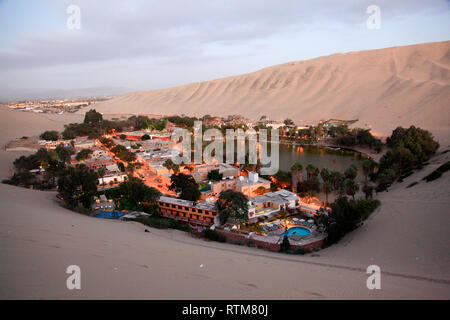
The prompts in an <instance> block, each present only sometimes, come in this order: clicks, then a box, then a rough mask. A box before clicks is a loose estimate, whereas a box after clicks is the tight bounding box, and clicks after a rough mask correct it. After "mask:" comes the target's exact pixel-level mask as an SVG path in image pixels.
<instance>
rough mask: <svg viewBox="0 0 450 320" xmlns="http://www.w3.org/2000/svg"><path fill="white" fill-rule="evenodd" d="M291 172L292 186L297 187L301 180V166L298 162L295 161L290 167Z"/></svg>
mask: <svg viewBox="0 0 450 320" xmlns="http://www.w3.org/2000/svg"><path fill="white" fill-rule="evenodd" d="M291 174H292V187H295V188H297V185H298V183H299V182H300V181H303V177H302V174H303V166H302V164H301V163H300V162H296V163H294V164H293V165H292V167H291Z"/></svg>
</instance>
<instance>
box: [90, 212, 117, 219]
mask: <svg viewBox="0 0 450 320" xmlns="http://www.w3.org/2000/svg"><path fill="white" fill-rule="evenodd" d="M123 215H124V213H123V212H121V211H100V212H99V213H97V214H96V215H94V217H95V218H102V219H119V218H120V217H121V216H123Z"/></svg>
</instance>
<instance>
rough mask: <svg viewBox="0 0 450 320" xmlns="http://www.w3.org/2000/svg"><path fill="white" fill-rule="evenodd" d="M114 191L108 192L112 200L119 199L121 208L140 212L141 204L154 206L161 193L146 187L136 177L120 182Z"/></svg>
mask: <svg viewBox="0 0 450 320" xmlns="http://www.w3.org/2000/svg"><path fill="white" fill-rule="evenodd" d="M114 189H116V190H113V191H110V193H113V197H114V198H119V199H120V204H121V207H123V208H124V209H128V210H140V209H141V208H142V206H143V203H146V204H147V205H150V206H155V204H156V200H157V199H158V198H159V197H160V196H161V193H160V192H159V191H158V190H156V189H155V188H152V187H148V186H147V185H145V183H144V182H143V181H142V180H141V179H139V178H136V177H129V179H128V180H127V181H124V182H122V183H121V184H120V185H119V186H118V187H117V188H114Z"/></svg>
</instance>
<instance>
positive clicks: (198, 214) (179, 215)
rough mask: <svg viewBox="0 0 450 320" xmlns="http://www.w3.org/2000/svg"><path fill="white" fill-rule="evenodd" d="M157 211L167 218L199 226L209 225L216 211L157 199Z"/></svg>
mask: <svg viewBox="0 0 450 320" xmlns="http://www.w3.org/2000/svg"><path fill="white" fill-rule="evenodd" d="M158 205H159V211H160V213H161V214H162V215H164V216H165V217H167V218H172V219H176V220H179V221H180V222H182V223H187V224H194V225H200V226H211V225H213V224H214V217H215V216H216V215H217V212H214V211H209V210H205V209H198V208H192V207H186V206H182V205H177V204H172V203H166V202H162V201H158Z"/></svg>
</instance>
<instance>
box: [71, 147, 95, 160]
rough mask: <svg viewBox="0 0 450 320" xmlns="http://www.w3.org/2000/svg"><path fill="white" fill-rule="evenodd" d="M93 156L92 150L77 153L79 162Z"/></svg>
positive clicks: (76, 157)
mask: <svg viewBox="0 0 450 320" xmlns="http://www.w3.org/2000/svg"><path fill="white" fill-rule="evenodd" d="M91 154H92V150H90V149H83V150H81V151H80V152H78V153H77V155H76V156H75V159H77V161H82V160H85V159H87V158H89V156H90V155H91Z"/></svg>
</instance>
